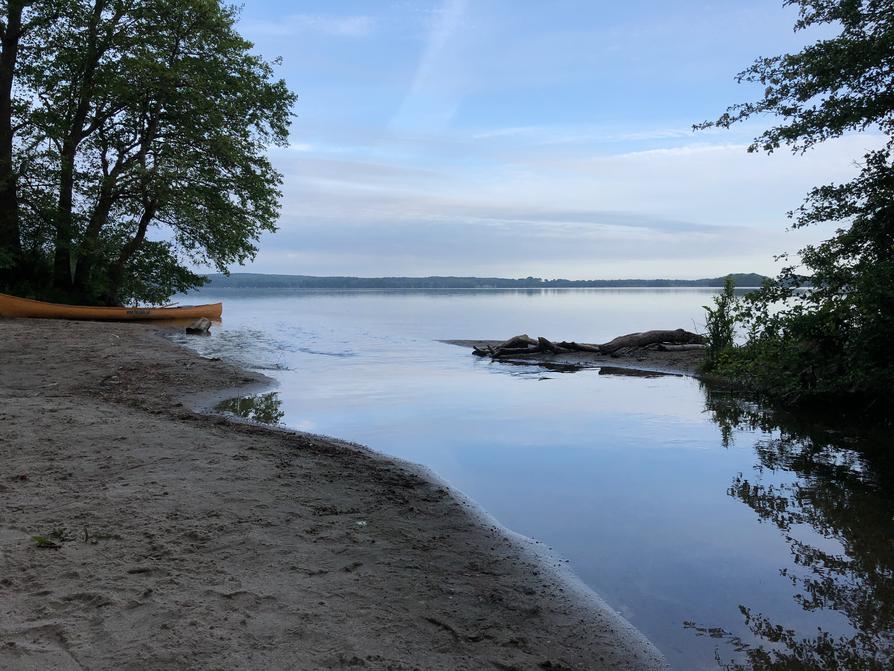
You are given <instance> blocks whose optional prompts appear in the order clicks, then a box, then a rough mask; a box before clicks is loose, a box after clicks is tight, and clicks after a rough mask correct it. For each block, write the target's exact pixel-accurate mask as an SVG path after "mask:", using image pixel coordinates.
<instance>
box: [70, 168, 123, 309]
mask: <svg viewBox="0 0 894 671" xmlns="http://www.w3.org/2000/svg"><path fill="white" fill-rule="evenodd" d="M114 184H115V178H114V177H108V176H107V177H106V178H105V179H103V182H102V186H101V187H100V191H99V199H98V200H97V202H96V206H95V207H94V208H93V212H92V213H91V214H90V222H89V223H88V224H87V230H86V231H85V232H84V239H83V241H82V243H81V249H80V250H79V253H78V263H77V267H76V269H75V273H74V289H75V291H77V292H79V293H80V294H82V295H85V294H86V293H87V290H88V287H89V285H90V275H91V274H92V273H93V267H94V265H95V264H96V248H97V245H98V242H99V233H100V231H101V230H102V229H103V227H104V226H105V225H106V223H107V222H108V220H109V212H110V211H111V209H112V203H113V202H114V200H115V197H114V188H113V187H114Z"/></svg>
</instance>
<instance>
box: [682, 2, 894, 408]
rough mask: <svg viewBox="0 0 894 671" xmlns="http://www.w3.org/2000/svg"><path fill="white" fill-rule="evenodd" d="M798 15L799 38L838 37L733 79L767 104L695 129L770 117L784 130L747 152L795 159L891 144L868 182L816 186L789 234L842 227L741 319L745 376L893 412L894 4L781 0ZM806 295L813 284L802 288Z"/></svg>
mask: <svg viewBox="0 0 894 671" xmlns="http://www.w3.org/2000/svg"><path fill="white" fill-rule="evenodd" d="M784 4H785V5H793V6H796V7H798V9H799V18H798V21H797V23H796V25H795V29H796V30H806V29H809V28H811V27H818V26H824V27H826V28H827V29H828V27H832V28H835V29H836V30H837V34H836V35H834V36H833V37H829V38H825V39H820V40H818V41H816V42H815V43H813V44H811V45H809V46H807V47H805V48H804V49H803V50H801V51H800V52H798V53H794V54H786V55H783V56H776V57H772V58H759V59H757V60H756V61H755V62H754V63H753V64H752V65H751V67H749V68H748V69H747V70H745V71H744V72H742V73H740V74H739V75H737V80H738V81H740V82H749V83H759V84H760V85H761V86H763V87H764V93H763V97H762V98H761V99H760V100H758V101H756V102H749V103H743V104H740V105H735V106H733V107H730V108H729V109H728V110H727V112H726V113H725V114H723V115H722V116H721V117H720V118H719V119H717V120H716V121H711V122H705V123H703V124H701V125H700V126H697V128H708V127H721V128H729V127H730V126H731V125H733V124H735V123H738V122H740V121H743V120H745V119H749V118H751V117H754V116H757V115H763V114H770V115H774V116H775V117H777V119H778V120H779V122H778V124H777V125H775V126H773V127H771V128H769V129H767V130H765V131H764V132H763V133H761V135H759V136H758V137H757V138H756V139H755V140H754V142H753V143H752V144H751V146H750V147H749V151H752V152H754V151H764V152H767V153H771V152H773V151H775V150H777V149H779V148H780V147H788V148H790V149H791V150H792V151H793V152H795V153H799V154H800V153H804V152H807V151H809V150H810V149H811V148H813V147H814V146H816V145H817V144H819V143H821V142H824V141H827V140H830V139H833V138H837V137H840V136H842V135H844V134H846V133H852V132H863V131H867V130H870V131H873V132H874V133H880V134H881V135H882V137H883V142H882V143H880V144H881V146H880V147H879V148H876V149H873V150H871V151H869V152H867V153H866V155H865V156H864V157H863V162H862V167H861V171H860V174H859V175H858V176H857V177H855V178H854V179H853V180H852V181H850V182H847V183H844V184H829V185H825V186H819V187H816V188H814V189H813V190H812V191H811V192H810V193H809V195H808V196H807V199H806V200H805V202H804V203H803V205H802V206H801V207H800V208H799V209H798V210H797V211H795V212H792V213H789V216H790V217H791V218H792V220H793V224H792V226H793V227H794V228H800V227H804V226H809V225H812V224H815V223H819V222H837V223H838V224H839V226H840V227H839V228H838V229H837V230H836V232H835V234H834V235H833V236H832V237H831V238H830V239H829V240H827V241H825V242H823V243H821V244H817V245H810V246H807V247H805V248H804V249H802V250H800V252H799V254H800V264H801V267H799V266H798V265H796V264H794V265H791V266H789V267H786V268H785V269H783V271H782V272H781V274H780V275H779V277H777V278H776V280H775V281H773V282H771V283H769V284H767V285H765V287H764V289H763V290H762V291H761V292H759V293H757V294H755V295H752V296H751V297H750V298H749V299H748V300H746V303H745V309H744V311H743V313H742V318H743V320H744V321H745V323H746V324H747V328H748V331H749V333H750V338H749V341H748V343H747V345H746V346H745V347H744V348H740V349H739V350H738V352H739V358H740V360H739V362H738V364H737V368H736V370H737V372H738V374H740V375H741V376H743V377H745V378H747V381H749V382H750V383H751V384H753V385H754V386H755V387H756V388H758V389H760V390H762V391H764V392H766V393H767V394H768V395H770V396H774V397H776V398H778V399H781V400H784V401H788V402H793V403H797V402H804V401H815V400H818V399H833V398H834V399H836V400H842V399H843V400H846V401H850V402H853V403H858V404H861V405H864V406H867V407H872V408H873V409H875V410H882V408H883V407H887V408H890V401H889V400H886V398H887V396H888V387H889V385H890V381H891V380H892V379H894V350H892V348H891V347H890V344H889V343H890V337H891V333H892V332H894V156H892V152H894V0H785V2H784ZM806 287H810V288H809V289H808V290H805V288H806Z"/></svg>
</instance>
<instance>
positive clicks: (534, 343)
mask: <svg viewBox="0 0 894 671" xmlns="http://www.w3.org/2000/svg"><path fill="white" fill-rule="evenodd" d="M704 342H705V339H704V336H700V335H699V334H697V333H692V332H690V331H684V330H683V329H676V330H672V331H670V330H657V331H643V332H642V333H628V334H627V335H622V336H618V337H617V338H614V339H613V340H610V341H608V342H607V343H602V344H592V345H591V344H587V343H577V342H573V341H572V342H568V341H565V340H563V341H562V342H559V343H554V342H552V341H550V340H547V339H546V338H543V337H540V338H537V340H534V339H533V338H531V337H530V336H529V335H527V334H522V335H517V336H514V337H512V338H510V339H509V340H506V341H504V342H502V343H500V344H499V345H496V346H490V345H488V346H487V347H485V348H480V347H474V348H473V353H474V354H475V355H476V356H489V357H491V358H492V359H499V358H510V357H511V358H518V357H528V356H532V355H537V354H540V355H543V354H566V353H569V352H589V353H592V354H603V355H606V356H613V357H617V356H626V355H628V354H632V353H634V352H636V351H638V350H643V349H650V350H661V351H688V350H694V349H703V348H704Z"/></svg>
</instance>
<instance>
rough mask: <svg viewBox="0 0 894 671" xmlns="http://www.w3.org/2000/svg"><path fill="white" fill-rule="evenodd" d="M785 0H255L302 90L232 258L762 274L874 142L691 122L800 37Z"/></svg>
mask: <svg viewBox="0 0 894 671" xmlns="http://www.w3.org/2000/svg"><path fill="white" fill-rule="evenodd" d="M795 16H796V14H795V10H793V9H792V8H783V7H782V1H781V0H747V2H743V1H742V0H713V1H712V0H699V1H697V0H674V1H671V2H668V1H667V0H664V1H646V0H628V1H627V2H623V3H621V2H607V1H605V0H553V1H550V2H542V1H538V0H437V1H423V0H420V1H418V2H417V1H410V0H366V1H359V0H357V1H349V0H339V1H332V0H328V1H326V2H311V1H308V2H294V1H288V0H246V2H245V5H244V7H243V10H242V13H241V16H240V21H239V30H240V31H241V32H242V34H243V35H244V36H245V37H247V38H248V39H250V40H251V41H252V42H254V43H255V48H256V50H257V52H258V53H260V54H262V55H263V56H265V57H266V58H268V59H273V58H277V57H280V58H281V59H282V61H281V64H280V65H278V66H277V67H276V73H277V75H278V76H280V77H283V78H284V79H285V80H286V82H287V83H288V85H289V87H290V88H291V89H292V90H293V91H295V92H296V93H297V94H298V96H299V102H298V105H297V106H296V108H295V113H296V117H295V119H294V123H293V127H292V131H291V136H290V145H289V147H288V148H273V149H271V152H270V154H271V159H272V161H273V163H274V165H275V166H276V167H277V168H278V169H279V170H280V171H281V172H282V173H283V177H284V183H283V194H284V197H283V207H282V213H281V218H280V221H279V229H280V230H279V232H277V233H276V234H274V235H269V236H268V235H265V236H264V237H263V238H262V240H261V245H260V253H259V254H258V256H257V259H256V260H255V261H254V263H252V264H249V265H248V266H246V267H243V268H237V267H234V268H232V270H233V271H251V272H268V273H289V274H302V275H356V276H382V275H391V276H393V275H408V276H422V275H478V276H500V277H527V276H537V277H544V278H556V277H564V278H572V279H582V278H630V277H640V278H656V277H670V278H696V277H713V276H718V275H723V274H726V273H728V272H762V273H768V274H769V273H772V272H773V271H774V269H776V268H777V267H778V264H777V263H776V262H774V255H776V254H778V253H780V252H783V251H796V250H797V249H798V248H800V247H801V246H803V245H804V244H805V243H808V242H812V241H816V240H819V239H822V238H824V237H828V234H829V233H830V232H831V230H832V228H831V227H829V228H826V229H823V228H822V227H819V228H816V229H811V230H809V231H805V230H800V231H788V230H787V229H788V225H789V222H788V219H787V218H786V212H787V211H789V210H792V209H793V208H796V207H797V206H798V205H799V203H800V201H801V200H802V198H803V196H804V194H805V193H806V192H807V190H808V189H809V188H810V187H811V186H813V185H816V184H820V183H825V182H830V181H836V180H837V181H841V180H844V179H848V178H849V177H850V176H852V175H853V174H854V173H855V172H856V167H855V161H856V160H857V159H859V157H860V156H862V154H863V153H865V150H866V149H867V148H869V147H870V146H872V145H873V144H875V143H876V142H877V141H878V138H876V137H873V136H872V135H871V134H864V135H855V136H850V137H845V138H842V139H840V140H837V141H834V142H831V143H828V144H827V145H825V146H822V147H820V148H819V149H816V150H813V151H811V152H809V153H808V154H806V155H803V156H800V155H799V156H793V155H791V154H790V153H789V152H787V151H780V152H777V153H775V154H773V155H772V156H765V155H760V154H748V153H747V152H746V146H747V144H748V142H749V140H750V139H751V138H752V137H754V136H755V135H757V134H758V133H759V132H760V131H761V129H762V128H763V127H765V126H767V125H768V124H769V123H770V122H771V119H759V120H754V121H749V122H747V124H746V125H742V126H739V127H736V128H734V129H732V130H729V131H718V130H711V131H701V132H693V131H692V125H693V124H694V123H698V122H700V121H703V120H705V119H709V118H716V117H717V116H718V115H719V114H720V113H722V112H723V111H724V109H725V108H726V107H727V106H728V105H730V104H733V103H736V102H742V101H744V100H748V99H754V98H756V97H758V96H759V94H760V91H759V90H757V89H755V88H754V87H753V86H748V85H743V84H737V83H736V82H735V80H734V75H735V74H736V73H737V72H739V71H741V70H743V69H744V68H745V67H747V66H748V64H750V63H751V61H752V60H753V59H754V58H756V57H758V56H770V55H775V54H779V53H783V52H786V51H792V50H797V49H798V48H800V47H801V46H803V45H804V44H805V43H807V42H809V41H812V40H814V39H816V38H817V36H818V35H817V34H815V33H814V34H805V33H794V32H793V30H792V26H793V23H794V18H795Z"/></svg>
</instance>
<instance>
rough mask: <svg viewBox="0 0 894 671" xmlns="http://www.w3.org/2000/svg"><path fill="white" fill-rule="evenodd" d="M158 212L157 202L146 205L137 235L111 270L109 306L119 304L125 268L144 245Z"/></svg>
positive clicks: (125, 247)
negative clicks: (150, 225) (147, 232)
mask: <svg viewBox="0 0 894 671" xmlns="http://www.w3.org/2000/svg"><path fill="white" fill-rule="evenodd" d="M157 211H158V201H157V200H152V201H149V202H148V203H147V204H146V206H145V209H144V210H143V216H141V217H140V223H139V225H138V226H137V232H136V235H134V237H133V238H131V239H130V240H129V241H128V242H127V244H126V245H124V247H123V248H122V249H121V253H120V254H119V255H118V259H117V260H116V261H115V263H114V264H113V265H112V267H111V268H110V269H109V295H108V297H107V302H108V303H109V305H116V304H117V303H118V294H119V292H120V291H121V281H122V280H123V279H124V267H125V266H126V265H127V262H128V261H130V259H131V258H132V257H133V255H134V254H136V252H137V250H138V249H139V248H140V245H142V244H143V241H144V240H145V239H146V231H147V230H148V229H149V224H151V223H152V220H153V219H154V218H155V213H156V212H157Z"/></svg>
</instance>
